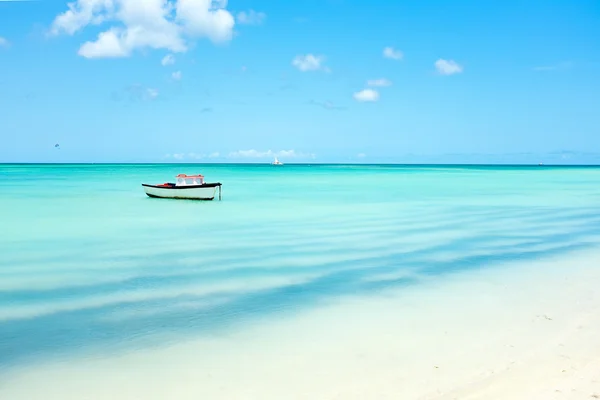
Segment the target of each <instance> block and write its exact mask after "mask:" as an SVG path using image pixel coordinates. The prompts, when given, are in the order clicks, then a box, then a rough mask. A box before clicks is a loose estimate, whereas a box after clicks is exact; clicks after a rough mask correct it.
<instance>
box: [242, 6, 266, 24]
mask: <svg viewBox="0 0 600 400" xmlns="http://www.w3.org/2000/svg"><path fill="white" fill-rule="evenodd" d="M266 18H267V14H265V13H264V12H259V11H254V10H250V11H241V12H239V13H238V14H237V17H236V19H237V22H238V23H239V24H242V25H260V24H262V23H263V22H265V19H266Z"/></svg>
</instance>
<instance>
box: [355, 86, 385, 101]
mask: <svg viewBox="0 0 600 400" xmlns="http://www.w3.org/2000/svg"><path fill="white" fill-rule="evenodd" d="M353 97H354V100H356V101H360V102H375V101H377V100H379V92H378V91H377V90H374V89H363V90H361V91H359V92H356V93H354V95H353Z"/></svg>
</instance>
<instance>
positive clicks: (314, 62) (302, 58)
mask: <svg viewBox="0 0 600 400" xmlns="http://www.w3.org/2000/svg"><path fill="white" fill-rule="evenodd" d="M324 61H325V57H324V56H316V55H314V54H306V55H297V56H296V57H294V59H293V60H292V65H293V66H294V67H296V68H298V69H299V70H300V71H302V72H307V71H319V70H322V71H326V72H329V71H330V70H329V68H327V67H326V66H324V65H323V63H324Z"/></svg>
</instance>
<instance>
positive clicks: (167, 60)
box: [160, 54, 175, 67]
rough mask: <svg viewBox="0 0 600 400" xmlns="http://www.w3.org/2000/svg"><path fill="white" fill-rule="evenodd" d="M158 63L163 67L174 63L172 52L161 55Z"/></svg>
mask: <svg viewBox="0 0 600 400" xmlns="http://www.w3.org/2000/svg"><path fill="white" fill-rule="evenodd" d="M160 63H161V64H162V66H163V67H166V66H167V65H173V64H175V56H174V55H173V54H167V55H166V56H164V57H163V59H162V60H161V61H160Z"/></svg>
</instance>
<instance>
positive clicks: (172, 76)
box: [171, 71, 182, 81]
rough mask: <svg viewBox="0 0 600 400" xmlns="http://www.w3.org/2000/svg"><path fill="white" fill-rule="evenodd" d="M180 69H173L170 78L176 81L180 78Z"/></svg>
mask: <svg viewBox="0 0 600 400" xmlns="http://www.w3.org/2000/svg"><path fill="white" fill-rule="evenodd" d="M181 76H182V75H181V71H175V72H173V73H172V74H171V78H173V79H174V80H176V81H180V80H181Z"/></svg>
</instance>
